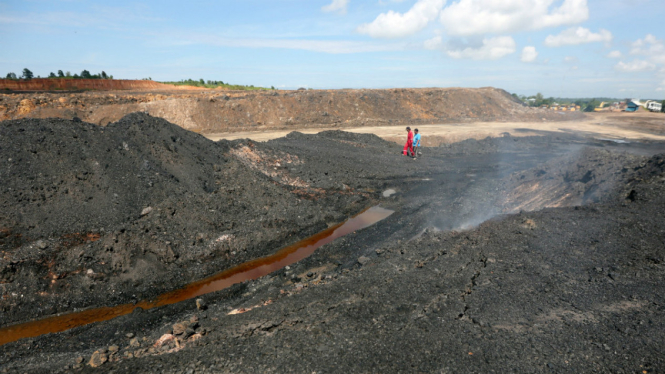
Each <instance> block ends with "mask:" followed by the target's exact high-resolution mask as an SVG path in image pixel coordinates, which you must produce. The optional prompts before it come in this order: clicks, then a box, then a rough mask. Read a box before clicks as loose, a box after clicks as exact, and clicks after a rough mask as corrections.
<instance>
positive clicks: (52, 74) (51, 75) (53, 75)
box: [48, 72, 56, 78]
mask: <svg viewBox="0 0 665 374" xmlns="http://www.w3.org/2000/svg"><path fill="white" fill-rule="evenodd" d="M48 77H49V78H56V76H55V74H54V73H53V72H51V73H49V75H48Z"/></svg>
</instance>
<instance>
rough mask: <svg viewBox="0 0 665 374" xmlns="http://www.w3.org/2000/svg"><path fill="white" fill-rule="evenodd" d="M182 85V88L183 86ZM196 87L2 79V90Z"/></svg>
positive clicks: (127, 81)
mask: <svg viewBox="0 0 665 374" xmlns="http://www.w3.org/2000/svg"><path fill="white" fill-rule="evenodd" d="M181 87H182V88H181ZM178 89H195V88H194V87H190V86H186V88H185V87H183V86H175V85H172V84H164V83H159V82H155V81H150V80H132V79H63V78H33V79H29V80H23V79H20V80H17V79H0V90H6V91H57V90H65V91H71V90H105V91H106V90H178Z"/></svg>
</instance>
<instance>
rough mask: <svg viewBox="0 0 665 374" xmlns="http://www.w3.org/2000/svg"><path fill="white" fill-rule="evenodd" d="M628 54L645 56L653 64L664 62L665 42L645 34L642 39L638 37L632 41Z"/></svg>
mask: <svg viewBox="0 0 665 374" xmlns="http://www.w3.org/2000/svg"><path fill="white" fill-rule="evenodd" d="M630 54H631V55H643V56H647V57H648V59H649V61H651V62H652V63H654V64H665V42H663V41H662V40H658V39H657V38H656V37H655V36H653V35H651V34H647V36H646V37H645V38H644V39H638V40H637V41H635V42H634V43H633V49H631V51H630Z"/></svg>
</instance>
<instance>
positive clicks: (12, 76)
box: [7, 73, 17, 79]
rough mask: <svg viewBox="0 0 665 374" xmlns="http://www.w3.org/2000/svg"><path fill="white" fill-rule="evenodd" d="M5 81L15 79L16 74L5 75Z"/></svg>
mask: <svg viewBox="0 0 665 374" xmlns="http://www.w3.org/2000/svg"><path fill="white" fill-rule="evenodd" d="M7 79H17V78H16V74H14V73H7Z"/></svg>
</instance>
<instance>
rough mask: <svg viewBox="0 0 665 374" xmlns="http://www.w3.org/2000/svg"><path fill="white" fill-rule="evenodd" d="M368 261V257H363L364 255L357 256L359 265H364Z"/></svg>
mask: <svg viewBox="0 0 665 374" xmlns="http://www.w3.org/2000/svg"><path fill="white" fill-rule="evenodd" d="M368 262H369V257H365V256H360V257H358V263H359V264H360V265H363V266H364V265H365V264H367V263H368Z"/></svg>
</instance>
